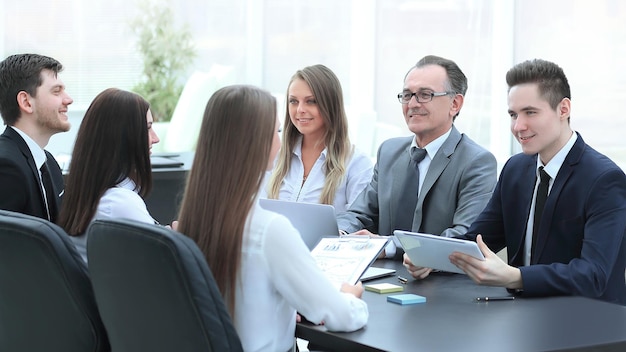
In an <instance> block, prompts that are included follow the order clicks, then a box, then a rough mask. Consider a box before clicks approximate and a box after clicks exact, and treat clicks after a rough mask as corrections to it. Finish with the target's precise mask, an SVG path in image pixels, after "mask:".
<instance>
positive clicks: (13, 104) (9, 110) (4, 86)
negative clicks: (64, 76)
mask: <svg viewBox="0 0 626 352" xmlns="http://www.w3.org/2000/svg"><path fill="white" fill-rule="evenodd" d="M43 70H50V71H52V72H54V74H55V75H56V74H58V73H59V72H61V70H63V65H61V63H60V62H58V61H57V60H55V59H53V58H51V57H48V56H43V55H38V54H17V55H11V56H9V57H7V58H6V59H4V60H3V61H2V62H0V115H2V119H3V120H4V124H5V125H9V126H13V125H14V124H15V122H17V119H18V118H19V117H20V107H19V105H18V103H17V99H16V98H17V94H18V93H19V92H21V91H25V92H27V93H28V94H30V95H31V96H33V97H34V96H36V94H37V88H38V87H39V86H41V84H42V83H43V79H42V76H41V72H42V71H43Z"/></svg>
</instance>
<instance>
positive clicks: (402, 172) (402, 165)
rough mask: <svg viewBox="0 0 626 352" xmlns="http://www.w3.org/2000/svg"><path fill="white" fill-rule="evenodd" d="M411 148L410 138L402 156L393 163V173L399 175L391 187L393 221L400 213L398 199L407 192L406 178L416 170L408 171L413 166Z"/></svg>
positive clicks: (390, 216)
mask: <svg viewBox="0 0 626 352" xmlns="http://www.w3.org/2000/svg"><path fill="white" fill-rule="evenodd" d="M410 148H411V141H410V140H409V143H408V144H407V146H406V147H405V148H403V150H402V152H401V153H400V156H399V157H398V159H396V161H395V162H394V163H393V164H392V165H391V170H390V171H391V175H397V177H393V178H392V180H393V184H392V187H391V198H389V199H391V202H390V203H389V205H390V206H389V214H388V215H389V219H391V221H392V222H393V221H394V220H393V219H395V218H396V216H395V215H396V214H397V213H398V201H397V200H398V199H400V195H401V194H402V193H404V192H406V190H405V189H404V185H405V184H406V179H407V177H411V176H413V175H414V174H415V173H414V172H412V173H411V172H408V171H407V169H408V168H409V167H412V165H411V160H410V158H409V156H410V152H409V149H410Z"/></svg>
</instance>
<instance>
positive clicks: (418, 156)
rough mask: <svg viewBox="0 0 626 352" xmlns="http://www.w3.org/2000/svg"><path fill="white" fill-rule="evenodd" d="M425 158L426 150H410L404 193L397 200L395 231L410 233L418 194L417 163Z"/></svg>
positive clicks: (418, 175)
mask: <svg viewBox="0 0 626 352" xmlns="http://www.w3.org/2000/svg"><path fill="white" fill-rule="evenodd" d="M424 157H426V149H421V148H415V147H414V148H412V149H411V160H410V162H409V165H408V167H407V174H408V175H407V178H406V181H405V184H404V188H403V189H404V192H402V194H401V195H400V197H399V199H398V206H397V212H396V219H395V226H394V229H395V230H405V231H412V227H413V216H414V215H415V206H416V205H417V197H418V193H419V182H420V181H419V180H420V170H419V167H418V165H419V163H420V161H422V160H424Z"/></svg>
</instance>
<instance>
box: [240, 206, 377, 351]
mask: <svg viewBox="0 0 626 352" xmlns="http://www.w3.org/2000/svg"><path fill="white" fill-rule="evenodd" d="M237 280H238V281H237V291H236V296H235V299H236V303H235V319H234V323H235V327H236V329H237V332H238V334H239V337H240V339H241V342H242V344H243V348H244V350H245V351H287V350H288V349H289V348H290V347H291V346H292V345H293V341H294V334H295V325H296V311H298V312H299V313H301V314H302V315H303V316H305V317H306V318H307V319H308V320H310V321H312V322H314V323H318V324H319V323H321V322H322V321H323V322H324V325H325V327H326V328H327V329H328V330H331V331H354V330H357V329H360V328H361V327H363V326H364V325H365V324H366V323H367V319H368V317H369V313H368V310H367V304H366V303H365V302H364V301H362V300H361V299H358V298H356V297H355V296H354V295H351V294H348V293H343V292H339V291H338V290H337V289H336V288H335V287H334V286H333V285H332V284H331V282H330V281H329V280H328V279H327V278H326V276H325V274H324V273H322V272H321V270H319V268H318V267H317V264H316V263H315V259H313V257H312V256H311V254H310V252H309V249H308V248H307V247H306V245H305V244H304V242H302V239H301V238H300V235H299V234H298V232H297V230H296V229H295V228H293V226H292V225H291V223H290V222H289V220H287V218H285V217H284V216H282V215H279V214H276V213H273V212H270V211H267V210H265V209H263V208H261V207H260V206H259V204H258V201H257V202H256V204H255V205H254V207H253V208H252V210H251V212H250V215H249V216H248V219H247V221H246V227H245V230H244V238H243V244H242V264H241V270H240V274H239V277H238V278H237Z"/></svg>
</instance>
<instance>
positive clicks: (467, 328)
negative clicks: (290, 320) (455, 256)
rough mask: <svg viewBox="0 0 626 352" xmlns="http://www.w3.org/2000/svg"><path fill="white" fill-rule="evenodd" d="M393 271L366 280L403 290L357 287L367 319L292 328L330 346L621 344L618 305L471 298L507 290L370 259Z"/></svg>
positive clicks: (622, 310) (624, 326) (623, 328)
mask: <svg viewBox="0 0 626 352" xmlns="http://www.w3.org/2000/svg"><path fill="white" fill-rule="evenodd" d="M373 266H375V267H384V268H394V269H396V270H397V273H396V274H397V275H400V276H403V277H405V278H408V279H409V280H408V282H407V283H406V284H401V283H400V281H399V280H398V278H397V276H396V275H394V276H387V277H384V278H379V279H376V280H373V281H368V282H366V283H364V284H370V283H384V282H388V283H394V284H398V285H402V286H403V287H404V292H397V293H389V294H378V293H374V292H370V291H365V292H364V293H363V297H362V298H363V300H365V301H366V302H367V304H368V308H369V313H370V315H369V320H368V323H367V325H366V326H365V327H364V328H362V329H360V330H358V331H354V332H349V333H335V332H329V331H327V330H326V329H325V328H324V327H323V326H316V325H313V324H311V323H308V322H303V323H299V324H297V327H296V336H297V337H299V338H302V339H305V340H308V341H309V342H311V343H312V344H315V345H317V346H320V347H321V348H322V349H324V350H336V351H394V352H395V351H398V352H400V351H481V352H487V351H513V352H515V351H524V352H528V351H572V350H576V351H626V307H623V306H620V305H616V304H611V303H607V302H602V301H599V300H594V299H590V298H584V297H576V296H562V297H545V298H520V297H516V298H515V299H514V300H502V301H488V302H479V301H477V300H476V298H477V297H481V298H484V297H503V296H510V295H509V294H508V293H507V291H506V289H504V288H497V287H487V286H479V285H476V284H475V283H474V282H473V281H471V279H469V277H467V276H466V275H461V274H451V273H432V274H431V275H430V276H429V277H428V278H426V279H425V280H414V279H413V278H411V277H410V275H409V274H408V272H407V271H406V269H405V268H404V267H403V266H402V264H401V262H398V261H393V260H384V259H383V260H377V261H376V262H375V263H374V264H373ZM400 293H414V294H417V295H420V296H424V297H426V303H419V304H414V305H405V306H401V305H398V304H394V303H390V302H387V296H388V295H394V294H400Z"/></svg>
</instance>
